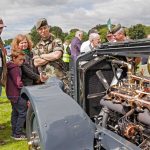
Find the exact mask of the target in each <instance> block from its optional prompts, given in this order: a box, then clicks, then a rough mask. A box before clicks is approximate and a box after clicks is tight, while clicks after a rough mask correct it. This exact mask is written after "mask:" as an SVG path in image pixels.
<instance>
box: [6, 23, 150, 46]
mask: <svg viewBox="0 0 150 150" xmlns="http://www.w3.org/2000/svg"><path fill="white" fill-rule="evenodd" d="M114 26H115V25H112V27H114ZM92 28H96V29H97V30H98V31H99V33H100V36H101V40H102V42H107V39H106V35H107V32H108V27H107V25H106V24H103V25H100V24H98V25H96V26H94V27H92ZM123 28H124V29H125V31H126V35H127V36H129V37H130V38H131V39H143V38H146V36H147V35H148V34H150V26H146V25H143V24H136V25H132V26H131V27H129V28H127V27H123ZM77 30H79V29H77V28H74V29H71V30H70V31H69V33H68V32H63V30H62V29H61V28H60V27H58V26H51V27H50V31H51V33H52V34H53V35H54V36H55V37H57V38H61V39H62V41H63V42H64V41H65V40H69V41H71V40H72V39H73V38H74V36H75V32H76V31H77ZM83 32H84V36H83V41H85V40H87V39H88V32H85V31H83ZM29 36H30V37H31V39H32V41H33V44H34V46H35V45H36V44H37V42H39V40H40V36H39V35H38V33H37V31H36V28H35V26H34V27H33V28H32V29H31V31H30V33H29ZM11 42H12V39H7V40H5V41H4V43H5V45H6V46H7V45H10V44H11Z"/></svg>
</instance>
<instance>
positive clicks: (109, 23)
mask: <svg viewBox="0 0 150 150" xmlns="http://www.w3.org/2000/svg"><path fill="white" fill-rule="evenodd" d="M107 28H108V30H109V31H110V32H111V31H112V24H111V20H110V18H109V19H108V21H107Z"/></svg>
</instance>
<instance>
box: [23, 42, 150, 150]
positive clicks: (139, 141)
mask: <svg viewBox="0 0 150 150" xmlns="http://www.w3.org/2000/svg"><path fill="white" fill-rule="evenodd" d="M149 55H150V40H148V39H144V40H137V41H126V42H123V43H106V44H102V45H101V47H99V48H98V49H96V50H95V51H92V52H89V53H86V54H82V55H81V56H79V57H78V59H77V62H76V65H75V68H74V70H75V71H74V72H73V73H72V75H71V83H73V84H71V86H70V89H71V94H70V95H71V96H69V95H68V94H66V93H65V92H64V91H63V84H62V82H61V81H59V80H58V79H56V78H51V79H50V80H48V81H47V82H46V83H45V84H43V85H38V86H31V87H25V88H23V89H22V96H27V97H28V98H29V99H30V101H31V106H30V108H29V110H28V114H27V135H28V140H29V149H30V150H40V149H41V150H103V149H104V150H140V149H143V150H150V77H149V76H150V74H149V73H150V62H149V61H150V59H149ZM72 97H73V98H72Z"/></svg>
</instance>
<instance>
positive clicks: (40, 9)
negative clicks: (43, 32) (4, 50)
mask: <svg viewBox="0 0 150 150" xmlns="http://www.w3.org/2000/svg"><path fill="white" fill-rule="evenodd" d="M0 17H2V18H3V20H4V23H5V24H6V25H7V27H6V28H5V29H4V31H3V33H2V38H3V39H8V38H14V36H16V35H17V34H19V33H22V34H25V33H28V32H29V31H30V30H31V29H32V27H33V26H34V25H35V23H36V21H37V20H38V19H39V18H43V17H44V18H46V19H47V20H48V22H49V24H50V25H52V26H59V27H61V28H62V29H63V31H65V32H69V30H70V29H72V28H79V29H81V30H84V31H88V30H89V29H90V28H91V27H93V26H95V25H97V24H105V23H106V22H107V20H108V19H109V18H111V21H112V23H113V24H118V23H121V24H122V25H123V26H127V27H130V26H131V25H135V24H137V23H142V24H145V25H150V0H1V1H0Z"/></svg>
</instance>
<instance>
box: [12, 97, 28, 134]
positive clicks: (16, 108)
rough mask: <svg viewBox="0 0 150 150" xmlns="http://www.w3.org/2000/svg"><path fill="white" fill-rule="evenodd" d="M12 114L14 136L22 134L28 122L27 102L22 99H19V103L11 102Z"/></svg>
mask: <svg viewBox="0 0 150 150" xmlns="http://www.w3.org/2000/svg"><path fill="white" fill-rule="evenodd" d="M11 105H12V113H11V126H12V134H13V135H14V134H17V135H19V134H22V133H23V128H24V123H25V121H26V114H27V101H26V100H25V99H23V98H21V97H19V98H18V101H17V103H13V102H11Z"/></svg>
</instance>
